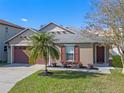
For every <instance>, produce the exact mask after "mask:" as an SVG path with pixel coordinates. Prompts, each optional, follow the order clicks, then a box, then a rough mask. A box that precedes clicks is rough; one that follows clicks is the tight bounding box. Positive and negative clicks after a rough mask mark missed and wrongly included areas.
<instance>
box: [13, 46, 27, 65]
mask: <svg viewBox="0 0 124 93" xmlns="http://www.w3.org/2000/svg"><path fill="white" fill-rule="evenodd" d="M25 49H26V47H14V63H25V64H28V59H29V58H28V56H27V54H26V53H25Z"/></svg>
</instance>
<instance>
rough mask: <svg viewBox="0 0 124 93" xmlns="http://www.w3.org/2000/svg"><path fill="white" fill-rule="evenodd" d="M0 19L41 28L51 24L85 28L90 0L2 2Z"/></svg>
mask: <svg viewBox="0 0 124 93" xmlns="http://www.w3.org/2000/svg"><path fill="white" fill-rule="evenodd" d="M0 11H1V12H0V19H4V20H7V21H10V22H13V23H15V24H18V25H20V26H24V27H32V28H39V27H40V26H41V25H44V24H47V23H49V22H55V23H57V24H59V25H63V26H72V27H78V28H81V27H84V26H85V25H86V19H85V16H86V14H87V13H88V12H89V11H91V8H90V0H0Z"/></svg>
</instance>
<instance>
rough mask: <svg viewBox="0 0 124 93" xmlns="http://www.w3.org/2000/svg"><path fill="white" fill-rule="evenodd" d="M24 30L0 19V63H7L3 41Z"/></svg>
mask: <svg viewBox="0 0 124 93" xmlns="http://www.w3.org/2000/svg"><path fill="white" fill-rule="evenodd" d="M23 29H24V28H23V27H21V26H18V25H15V24H13V23H10V22H7V21H5V20H2V19H0V61H7V46H6V45H5V41H7V40H8V39H9V38H11V37H12V36H14V35H15V34H17V33H19V32H20V31H22V30H23Z"/></svg>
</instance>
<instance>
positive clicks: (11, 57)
mask: <svg viewBox="0 0 124 93" xmlns="http://www.w3.org/2000/svg"><path fill="white" fill-rule="evenodd" d="M13 52H14V46H12V45H11V46H10V63H11V64H12V63H13V58H14V55H13Z"/></svg>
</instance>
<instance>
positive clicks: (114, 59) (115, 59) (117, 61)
mask: <svg viewBox="0 0 124 93" xmlns="http://www.w3.org/2000/svg"><path fill="white" fill-rule="evenodd" d="M112 65H113V66H114V67H119V68H122V67H123V66H122V62H121V57H120V56H119V55H114V56H113V57H112Z"/></svg>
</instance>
